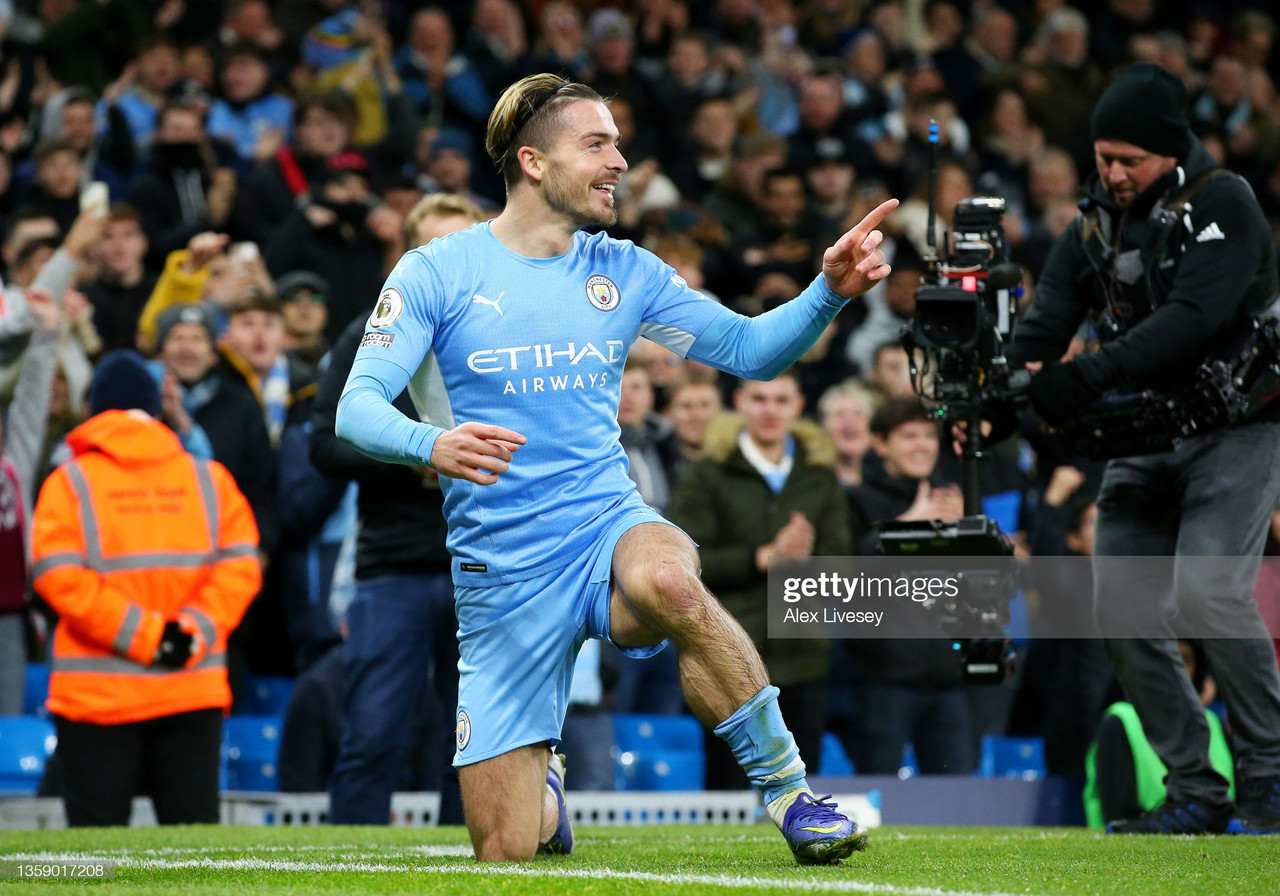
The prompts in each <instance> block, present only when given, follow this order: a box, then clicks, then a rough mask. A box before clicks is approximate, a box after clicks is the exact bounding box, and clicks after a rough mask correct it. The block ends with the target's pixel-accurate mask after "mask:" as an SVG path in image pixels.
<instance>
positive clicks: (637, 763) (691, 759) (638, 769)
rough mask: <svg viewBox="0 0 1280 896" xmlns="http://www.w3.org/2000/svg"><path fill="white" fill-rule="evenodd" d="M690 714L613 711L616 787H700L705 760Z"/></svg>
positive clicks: (699, 726)
mask: <svg viewBox="0 0 1280 896" xmlns="http://www.w3.org/2000/svg"><path fill="white" fill-rule="evenodd" d="M702 738H703V732H702V724H701V723H700V722H699V721H698V720H697V719H695V718H693V716H661V715H615V716H614V717H613V740H614V745H615V753H614V767H615V769H616V770H617V789H618V790H701V789H702V787H703V784H704V782H705V781H706V773H707V761H706V757H705V756H704V755H703V753H702Z"/></svg>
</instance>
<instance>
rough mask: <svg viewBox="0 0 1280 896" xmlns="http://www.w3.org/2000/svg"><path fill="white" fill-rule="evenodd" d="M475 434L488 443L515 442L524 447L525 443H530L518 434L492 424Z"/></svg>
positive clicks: (481, 428)
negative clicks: (491, 441) (492, 441)
mask: <svg viewBox="0 0 1280 896" xmlns="http://www.w3.org/2000/svg"><path fill="white" fill-rule="evenodd" d="M475 434H476V435H478V436H479V437H480V438H482V439H485V440H486V441H490V440H495V439H496V440H498V441H502V442H513V443H515V444H516V445H523V444H524V443H525V442H527V441H529V440H528V439H526V438H525V437H524V436H522V435H520V433H518V432H514V431H512V430H510V429H506V428H505V427H502V426H494V425H492V424H487V425H483V426H481V427H480V428H479V429H478V430H477V431H476V433H475Z"/></svg>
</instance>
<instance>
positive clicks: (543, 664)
mask: <svg viewBox="0 0 1280 896" xmlns="http://www.w3.org/2000/svg"><path fill="white" fill-rule="evenodd" d="M641 523H666V524H667V525H671V523H668V522H667V520H664V519H663V518H662V517H661V516H659V515H658V514H657V512H656V511H654V510H652V509H650V508H648V507H643V506H641V507H639V508H637V507H636V506H635V505H634V504H633V505H629V506H627V507H624V508H621V511H620V512H619V513H618V515H617V516H615V517H613V518H612V519H611V520H607V521H605V525H604V526H603V529H602V533H603V534H602V535H601V536H600V538H598V539H597V540H596V542H595V543H594V545H593V546H592V549H591V550H590V551H588V552H587V553H586V554H584V555H583V556H581V557H577V558H575V559H574V560H573V561H572V562H570V563H569V565H568V566H564V567H562V568H560V569H557V570H555V571H553V572H549V573H547V574H545V575H541V576H536V577H534V578H532V579H526V580H525V581H522V582H513V583H510V584H505V585H490V586H486V587H483V588H455V589H454V595H455V598H456V603H457V609H458V646H459V650H460V652H461V659H460V660H459V661H458V671H459V679H458V715H457V729H456V735H457V736H456V738H455V741H454V745H455V747H456V752H455V753H454V754H453V764H454V765H470V764H471V763H473V762H479V761H481V760H482V759H490V758H492V757H494V756H499V755H501V754H503V753H506V752H509V751H511V750H514V749H515V748H516V747H523V746H526V745H528V744H535V743H539V742H542V741H552V742H554V741H557V740H558V739H559V738H560V728H561V726H562V725H563V724H564V717H565V712H566V711H567V710H568V707H569V684H570V682H571V681H572V680H573V666H574V662H575V661H576V660H577V657H578V648H579V647H581V646H582V643H583V642H584V641H585V640H586V639H587V638H598V639H600V640H602V641H609V640H610V637H609V595H610V591H611V588H610V578H611V573H612V567H613V549H614V547H615V546H616V545H617V544H618V539H620V538H621V537H622V536H623V534H624V533H625V532H626V531H627V530H628V529H630V528H632V527H633V526H638V525H640V524H641ZM666 645H667V642H666V641H663V642H662V643H661V644H655V645H654V646H652V647H619V648H618V649H619V650H621V651H622V652H623V653H624V654H626V655H627V656H632V657H637V658H644V657H649V656H653V655H654V654H656V653H658V652H659V651H660V650H662V648H663V647H665V646H666Z"/></svg>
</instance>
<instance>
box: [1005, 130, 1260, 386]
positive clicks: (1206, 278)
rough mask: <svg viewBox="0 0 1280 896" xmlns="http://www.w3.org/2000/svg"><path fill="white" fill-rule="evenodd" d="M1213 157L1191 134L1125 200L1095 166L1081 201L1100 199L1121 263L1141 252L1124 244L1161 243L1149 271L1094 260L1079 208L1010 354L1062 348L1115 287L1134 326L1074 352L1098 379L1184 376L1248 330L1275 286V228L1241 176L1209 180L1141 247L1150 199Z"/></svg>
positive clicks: (1033, 357) (1115, 299)
mask: <svg viewBox="0 0 1280 896" xmlns="http://www.w3.org/2000/svg"><path fill="white" fill-rule="evenodd" d="M1215 166H1216V163H1215V162H1214V160H1213V157H1212V156H1210V155H1209V152H1208V150H1206V149H1205V148H1204V145H1203V144H1201V143H1200V142H1199V141H1198V140H1196V141H1193V143H1192V147H1191V149H1190V150H1189V151H1188V153H1187V156H1186V158H1185V159H1184V160H1183V161H1182V163H1181V165H1180V166H1179V167H1178V168H1177V169H1175V170H1174V171H1172V172H1170V173H1169V174H1168V175H1166V176H1165V177H1163V178H1161V179H1160V180H1158V181H1157V182H1156V183H1154V184H1152V186H1151V187H1150V188H1148V189H1147V191H1146V192H1144V193H1143V194H1142V195H1140V196H1139V197H1137V199H1136V200H1135V201H1134V202H1133V204H1132V205H1131V206H1130V207H1129V208H1128V209H1127V210H1122V209H1120V208H1118V207H1117V206H1116V205H1115V204H1114V203H1113V202H1112V201H1111V199H1110V197H1109V196H1108V195H1107V193H1106V191H1105V189H1104V188H1103V187H1102V185H1101V182H1100V180H1099V178H1098V175H1097V174H1096V172H1095V173H1094V175H1093V176H1092V177H1090V179H1089V181H1088V182H1087V183H1086V184H1085V187H1084V196H1085V198H1084V200H1083V201H1082V202H1081V207H1082V208H1086V209H1087V208H1089V207H1091V206H1093V207H1096V208H1097V209H1098V210H1099V212H1100V218H1101V219H1105V223H1106V224H1107V225H1109V230H1110V234H1111V239H1110V240H1108V242H1110V243H1112V244H1113V245H1114V246H1116V247H1117V248H1118V252H1119V254H1118V256H1117V257H1119V258H1120V259H1121V261H1122V263H1121V264H1120V265H1119V267H1120V268H1124V267H1125V264H1124V263H1123V261H1124V260H1125V258H1126V256H1124V255H1123V253H1126V252H1129V253H1136V254H1135V255H1130V256H1128V258H1129V259H1130V260H1132V261H1135V262H1136V261H1137V260H1138V258H1139V257H1140V256H1141V255H1143V254H1154V256H1155V257H1154V258H1142V259H1141V260H1142V265H1143V269H1144V270H1146V271H1147V272H1148V275H1149V276H1146V277H1142V276H1139V277H1138V278H1137V279H1136V280H1134V282H1132V283H1125V282H1123V281H1124V280H1125V279H1130V280H1132V279H1133V278H1132V277H1124V276H1117V274H1116V268H1117V265H1115V264H1112V265H1111V267H1110V269H1106V270H1099V269H1098V268H1097V267H1095V263H1094V261H1092V260H1091V258H1090V256H1089V254H1088V253H1087V252H1086V251H1085V247H1084V222H1085V220H1086V216H1083V215H1081V216H1077V217H1076V219H1075V221H1074V222H1072V224H1071V226H1070V227H1069V228H1067V230H1066V231H1065V232H1064V233H1063V234H1062V235H1061V236H1060V237H1058V239H1057V240H1055V241H1054V244H1053V248H1052V249H1051V250H1050V251H1049V257H1048V260H1047V261H1046V262H1045V266H1044V271H1043V272H1042V273H1041V275H1040V280H1039V282H1038V283H1037V284H1036V295H1035V302H1034V303H1033V304H1032V306H1031V309H1030V311H1029V312H1028V313H1027V315H1026V317H1025V318H1024V319H1023V320H1022V321H1021V322H1020V323H1019V325H1018V328H1017V332H1016V333H1015V334H1014V339H1013V346H1012V349H1011V351H1010V356H1011V359H1013V360H1014V361H1015V363H1018V364H1022V363H1025V362H1027V361H1056V360H1058V359H1059V358H1060V357H1062V354H1063V353H1064V352H1065V351H1066V348H1067V344H1068V343H1069V342H1070V340H1071V337H1072V336H1074V335H1075V333H1076V330H1077V328H1078V327H1079V326H1080V323H1081V321H1083V320H1084V317H1085V315H1086V313H1087V312H1089V311H1091V310H1093V311H1099V310H1102V309H1103V308H1105V307H1107V305H1108V292H1110V295H1111V305H1112V306H1113V307H1114V306H1119V307H1122V308H1123V309H1125V310H1126V311H1127V312H1128V313H1129V324H1130V325H1129V328H1128V331H1127V332H1126V333H1124V335H1122V336H1120V337H1118V338H1116V339H1113V340H1111V341H1108V342H1106V343H1105V344H1104V345H1103V346H1102V347H1101V349H1100V350H1099V351H1096V352H1088V353H1084V354H1080V355H1077V356H1076V357H1075V358H1074V359H1073V361H1072V363H1074V364H1076V365H1077V366H1078V368H1079V370H1080V373H1081V374H1082V375H1083V376H1084V378H1085V380H1086V381H1087V382H1088V383H1089V384H1090V385H1091V386H1093V387H1094V388H1095V389H1097V390H1099V391H1111V390H1118V391H1122V392H1129V391H1137V390H1140V389H1144V388H1149V387H1157V386H1164V387H1167V386H1169V385H1171V384H1177V383H1178V382H1179V381H1181V380H1184V379H1185V378H1186V377H1188V376H1189V375H1190V374H1191V373H1192V372H1193V371H1194V370H1195V368H1196V367H1197V366H1198V365H1199V364H1200V362H1201V361H1203V360H1204V359H1205V358H1206V357H1208V356H1209V355H1211V354H1213V353H1215V352H1217V351H1221V350H1223V349H1224V348H1225V347H1227V346H1229V345H1230V344H1231V343H1232V342H1233V341H1234V339H1235V338H1236V337H1238V336H1240V335H1242V334H1243V332H1245V328H1246V327H1247V326H1248V320H1249V318H1250V317H1251V316H1252V315H1253V314H1256V313H1257V312H1258V311H1260V310H1261V309H1262V308H1264V307H1265V306H1266V305H1267V304H1268V303H1269V302H1270V300H1271V298H1272V297H1274V296H1275V294H1276V284H1277V277H1276V252H1275V248H1274V247H1273V246H1272V242H1271V229H1270V226H1269V225H1268V224H1267V220H1266V218H1265V216H1264V215H1263V213H1262V209H1261V207H1260V206H1259V205H1258V201H1257V199H1256V198H1255V197H1254V195H1253V192H1252V191H1251V190H1250V188H1249V186H1248V184H1247V183H1246V182H1245V181H1244V180H1243V179H1241V178H1239V177H1235V176H1225V177H1218V178H1216V179H1213V180H1209V181H1207V182H1206V183H1204V185H1203V186H1202V187H1200V189H1199V190H1198V191H1197V192H1196V194H1195V195H1194V197H1192V199H1191V200H1190V205H1191V210H1190V213H1189V214H1180V215H1179V220H1178V223H1177V224H1176V225H1175V226H1174V227H1173V229H1172V231H1171V233H1170V235H1169V236H1168V238H1167V239H1166V240H1165V242H1164V244H1163V245H1161V246H1159V247H1157V248H1156V249H1155V251H1154V252H1152V253H1142V251H1141V250H1142V248H1143V246H1144V243H1145V242H1146V240H1147V237H1148V233H1149V231H1150V229H1151V228H1152V226H1153V225H1152V222H1151V218H1150V212H1151V210H1152V208H1153V207H1154V206H1155V205H1156V204H1157V203H1159V202H1162V201H1164V200H1165V199H1166V198H1170V197H1173V196H1176V195H1177V194H1178V192H1179V190H1180V189H1181V187H1182V185H1183V184H1189V183H1191V182H1192V181H1193V180H1194V179H1195V178H1197V177H1198V176H1200V175H1202V174H1204V173H1205V172H1208V171H1210V170H1211V169H1213V168H1214V167H1215ZM1188 224H1189V226H1188ZM1148 283H1149V284H1150V286H1149V287H1148V285H1147V284H1148ZM1171 380H1172V381H1173V382H1172V383H1171Z"/></svg>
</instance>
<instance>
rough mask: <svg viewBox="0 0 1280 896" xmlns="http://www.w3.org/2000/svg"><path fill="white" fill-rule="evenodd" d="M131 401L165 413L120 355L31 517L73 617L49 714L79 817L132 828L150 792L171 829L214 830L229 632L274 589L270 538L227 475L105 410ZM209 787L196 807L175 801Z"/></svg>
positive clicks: (61, 604)
mask: <svg viewBox="0 0 1280 896" xmlns="http://www.w3.org/2000/svg"><path fill="white" fill-rule="evenodd" d="M148 385H149V386H150V389H149V391H148V389H147V386H148ZM122 406H126V407H130V408H139V409H142V410H146V411H154V412H155V413H156V415H157V416H158V415H159V413H160V400H159V394H158V391H157V390H156V388H155V383H154V380H152V379H151V376H150V373H149V372H148V371H147V370H146V368H145V366H143V362H142V361H141V359H140V358H138V357H137V356H136V355H134V354H133V353H131V352H112V353H111V354H109V355H108V356H107V357H106V358H104V359H103V360H102V362H101V363H100V365H99V369H98V371H97V373H96V374H95V378H94V385H93V387H92V388H91V391H90V409H91V410H93V411H95V412H96V413H95V416H93V417H92V418H90V419H89V420H88V421H86V422H85V423H83V424H81V425H80V426H79V427H77V428H76V429H75V430H73V431H72V432H71V433H70V435H68V437H67V443H68V445H69V446H70V448H71V450H72V452H73V455H74V457H73V459H72V460H70V461H68V462H67V463H65V464H63V465H62V466H61V467H59V468H58V469H57V470H55V471H54V472H53V473H52V474H51V475H50V476H49V478H48V480H46V482H45V484H44V486H43V487H42V488H41V490H40V497H39V500H38V502H37V504H36V509H35V513H34V515H33V520H32V573H33V575H32V577H33V580H34V583H35V588H36V591H37V592H38V593H39V594H40V596H41V597H43V598H44V599H45V601H47V602H48V604H49V605H50V606H51V607H52V608H53V609H54V610H55V611H56V612H57V613H58V615H59V622H58V627H57V631H56V633H55V635H54V641H53V658H52V677H51V680H50V685H49V700H48V707H49V711H50V712H51V713H52V714H53V715H54V718H55V721H56V722H57V724H58V737H59V744H58V756H59V759H60V765H61V766H62V767H63V772H64V776H65V794H64V797H65V800H66V804H67V815H68V821H69V822H70V823H71V824H124V823H127V821H128V811H129V801H130V800H131V798H132V796H133V795H134V794H135V793H139V792H149V793H151V794H152V798H153V802H154V803H155V805H156V813H157V817H158V818H159V820H160V821H161V823H166V822H191V821H212V822H216V821H217V777H218V755H217V754H218V743H219V741H220V739H221V724H222V716H223V714H224V713H225V712H226V711H227V710H228V709H229V708H230V706H231V691H230V688H229V686H228V684H227V669H226V647H227V636H228V635H229V634H230V633H231V631H232V630H233V629H235V627H236V626H237V625H238V624H239V622H240V618H241V617H242V616H243V615H244V612H245V610H246V609H247V608H248V606H249V603H250V602H251V601H252V599H253V596H254V595H255V594H256V593H257V591H258V589H259V587H260V586H261V582H262V573H261V567H260V565H259V561H258V556H257V547H258V530H257V526H256V524H255V522H254V518H253V513H252V511H251V510H250V509H249V504H248V502H247V501H246V500H245V498H244V496H243V495H241V494H240V492H239V490H238V489H237V488H236V485H235V482H234V481H233V480H232V478H231V475H230V474H229V473H228V472H227V471H226V470H225V469H224V468H223V467H222V466H221V465H220V464H218V463H216V462H213V461H203V460H198V459H196V458H194V457H192V456H191V455H190V454H187V453H186V452H185V451H183V450H182V446H181V443H180V442H179V441H178V438H177V436H176V435H174V433H173V431H172V430H170V429H169V428H168V427H167V426H165V424H164V423H161V422H160V421H159V420H156V419H153V418H152V417H151V416H149V415H148V414H147V413H142V412H141V411H140V410H119V409H108V410H105V411H101V412H98V411H100V410H101V408H103V407H107V408H112V407H115V408H120V407H122ZM192 751H195V753H196V754H197V755H198V756H199V757H200V759H199V760H198V761H193V758H194V757H193V755H192ZM183 752H185V753H186V754H187V755H185V756H183V755H173V754H180V753H183ZM210 760H211V761H210ZM169 763H175V764H180V765H181V766H182V767H181V768H177V769H174V770H173V772H174V774H173V775H172V777H174V778H175V780H173V781H172V782H168V783H170V784H172V787H167V786H165V785H166V781H165V780H164V779H165V777H166V775H167V774H168V764H169ZM197 765H198V766H199V769H198V770H197V769H196V766H197ZM104 766H105V767H104ZM103 776H105V777H106V778H107V779H110V781H111V782H110V783H107V782H103V781H102V780H101V778H102V777H103ZM95 779H97V780H95ZM197 779H198V781H199V782H200V785H199V786H197V787H196V788H195V789H196V790H199V791H200V793H199V799H198V800H195V799H194V798H193V797H183V796H180V795H178V794H177V793H171V792H166V791H171V790H182V789H192V787H193V784H196V781H197ZM210 783H211V784H212V793H211V794H210V792H209V786H208V785H209V784H210ZM157 791H161V793H160V795H157ZM86 794H87V795H88V796H89V797H91V798H89V799H86V798H84V797H85V795H86ZM195 802H199V807H198V808H193V804H194V803H195ZM162 804H163V805H162ZM108 807H110V808H109V809H108ZM210 810H211V813H210ZM121 812H122V813H123V818H121V817H120V813H121ZM210 814H212V817H209V816H210Z"/></svg>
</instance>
